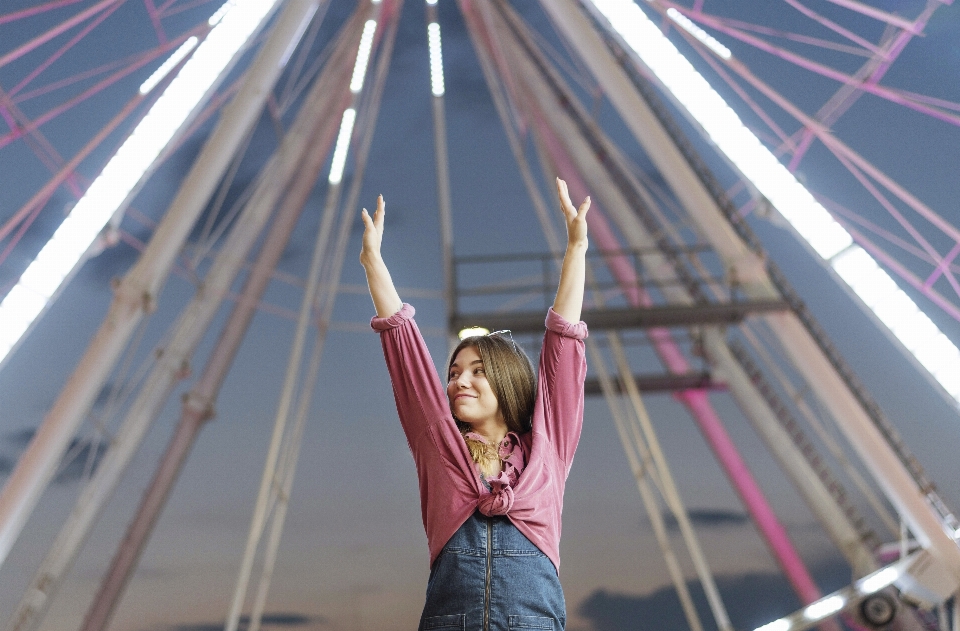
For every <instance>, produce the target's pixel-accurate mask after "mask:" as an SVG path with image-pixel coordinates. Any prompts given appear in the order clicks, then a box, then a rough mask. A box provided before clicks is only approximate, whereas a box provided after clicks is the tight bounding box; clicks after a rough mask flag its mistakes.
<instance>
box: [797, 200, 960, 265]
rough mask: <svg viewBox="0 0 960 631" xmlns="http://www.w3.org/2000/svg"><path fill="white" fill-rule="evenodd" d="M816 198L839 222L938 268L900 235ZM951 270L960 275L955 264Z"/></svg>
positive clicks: (923, 253) (926, 255)
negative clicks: (864, 231)
mask: <svg viewBox="0 0 960 631" xmlns="http://www.w3.org/2000/svg"><path fill="white" fill-rule="evenodd" d="M814 197H816V198H817V201H819V202H820V204H821V205H823V207H824V208H826V209H827V210H828V211H830V214H832V215H833V216H834V218H835V219H836V220H837V221H840V220H841V218H843V219H844V220H846V221H850V222H853V223H855V224H857V225H859V226H863V227H864V228H866V229H867V230H869V231H870V232H872V233H873V234H875V235H877V236H879V237H880V238H881V239H884V240H885V241H887V242H888V243H890V244H892V245H895V246H897V247H899V248H900V249H901V250H903V251H905V252H906V253H907V254H912V255H913V256H915V257H917V258H918V259H920V260H921V261H923V262H924V263H929V264H930V265H933V266H934V267H936V266H937V262H936V261H935V260H933V259H932V258H931V257H930V255H929V254H927V253H926V252H925V251H924V250H923V249H922V248H918V247H917V246H916V245H914V244H912V243H910V242H909V241H907V240H906V239H903V238H901V237H899V236H898V235H896V234H894V233H892V232H890V231H889V230H884V229H883V228H881V227H880V226H878V225H877V224H875V223H873V222H872V221H869V220H867V219H864V218H863V217H861V216H860V215H858V214H857V213H856V212H854V211H852V210H850V209H849V208H845V207H844V206H843V205H841V204H838V203H837V202H835V201H833V200H832V199H828V198H827V197H824V196H823V195H818V194H815V195H814ZM949 269H950V271H951V272H953V273H954V274H960V265H956V264H955V263H950V265H949Z"/></svg>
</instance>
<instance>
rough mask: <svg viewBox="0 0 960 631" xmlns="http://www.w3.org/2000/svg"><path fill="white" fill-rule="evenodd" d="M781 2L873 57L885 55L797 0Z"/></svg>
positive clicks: (872, 45)
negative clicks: (866, 51) (861, 48)
mask: <svg viewBox="0 0 960 631" xmlns="http://www.w3.org/2000/svg"><path fill="white" fill-rule="evenodd" d="M783 1H784V2H786V3H787V4H789V5H790V6H791V7H793V8H794V9H796V10H797V11H799V12H800V13H802V14H804V15H805V16H807V17H808V18H810V19H811V20H813V21H814V22H817V23H818V24H820V25H821V26H824V27H826V28H828V29H830V30H831V31H833V32H834V33H836V34H837V35H840V36H842V37H845V38H847V39H849V40H850V41H851V42H853V43H855V44H859V45H860V46H862V47H863V48H866V49H867V50H869V51H870V52H872V53H873V54H874V55H876V56H878V57H884V56H886V55H885V51H883V50H881V49H880V48H879V47H878V46H877V45H876V44H874V43H872V42H870V41H868V40H866V39H864V38H863V37H860V36H859V35H857V34H856V33H854V32H853V31H851V30H850V29H847V28H844V27H842V26H840V25H839V24H837V23H836V22H834V21H833V20H829V19H827V18H825V17H824V16H822V15H820V14H819V13H817V12H816V11H814V10H813V9H811V8H810V7H808V6H806V5H804V4H803V3H802V2H800V1H799V0H783Z"/></svg>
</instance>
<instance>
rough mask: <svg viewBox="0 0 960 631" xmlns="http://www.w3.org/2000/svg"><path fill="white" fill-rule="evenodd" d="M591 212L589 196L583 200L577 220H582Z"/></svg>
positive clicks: (578, 210)
mask: <svg viewBox="0 0 960 631" xmlns="http://www.w3.org/2000/svg"><path fill="white" fill-rule="evenodd" d="M588 210H590V196H589V195H587V198H586V199H585V200H583V203H582V204H580V208H578V209H577V218H578V219H579V218H582V217H584V216H585V215H586V214H587V211H588Z"/></svg>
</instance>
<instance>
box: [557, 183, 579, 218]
mask: <svg viewBox="0 0 960 631" xmlns="http://www.w3.org/2000/svg"><path fill="white" fill-rule="evenodd" d="M557 196H558V197H559V198H560V209H561V210H562V211H563V214H565V215H572V214H575V213H576V211H575V210H574V209H573V202H571V201H570V191H569V190H568V189H567V183H566V182H564V181H563V180H561V179H560V178H557Z"/></svg>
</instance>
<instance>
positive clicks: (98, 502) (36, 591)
mask: <svg viewBox="0 0 960 631" xmlns="http://www.w3.org/2000/svg"><path fill="white" fill-rule="evenodd" d="M317 8H318V3H317V2H315V1H314V0H298V1H297V2H292V3H291V4H290V5H288V7H287V8H286V9H285V11H284V13H283V14H282V15H281V17H280V18H279V20H278V22H277V25H276V27H275V29H279V31H277V30H275V31H274V33H279V34H280V35H282V36H285V37H288V38H291V39H290V41H291V42H292V43H291V46H292V45H295V44H296V42H297V41H298V39H299V37H300V33H302V25H303V24H305V20H306V19H307V18H309V17H311V16H312V15H313V13H314V12H315V11H316V9H317ZM272 36H273V33H272V34H271V37H272ZM311 97H312V98H310V99H309V100H308V105H307V106H305V107H307V109H306V110H305V111H311V110H312V109H314V108H316V107H317V106H318V102H319V104H320V105H321V106H322V105H324V103H325V101H329V100H330V99H329V97H327V96H326V95H325V94H324V93H322V92H316V91H315V92H314V94H312V95H311ZM306 118H308V117H307V116H301V117H299V118H298V120H297V122H295V123H294V126H293V128H292V130H291V132H290V133H288V134H287V136H286V138H285V140H284V142H283V143H282V145H281V147H280V149H279V150H278V152H277V155H276V156H274V157H273V158H271V159H270V160H269V161H268V162H267V165H266V167H265V169H264V176H263V177H261V179H260V181H259V182H258V185H257V188H256V190H255V191H254V193H253V195H252V197H251V199H250V201H249V202H247V204H246V206H245V207H244V210H243V212H242V213H241V215H240V216H239V217H238V219H237V221H236V223H235V225H234V228H233V230H232V231H231V233H230V235H229V237H228V238H227V241H226V243H225V244H224V247H223V248H221V249H220V253H219V255H218V256H217V258H216V259H215V260H214V263H213V266H212V267H211V269H210V271H209V272H208V274H207V276H206V277H205V278H204V283H203V288H202V290H201V291H199V292H198V293H197V295H196V296H195V297H194V299H193V301H192V302H191V303H190V305H189V306H188V307H187V308H186V310H185V311H184V312H183V314H182V315H181V317H180V319H179V320H178V321H177V324H176V325H175V326H174V329H173V331H174V333H173V336H172V338H171V340H170V342H169V344H168V345H167V346H166V347H165V348H164V349H163V353H162V354H161V355H160V356H159V358H158V360H157V362H156V364H155V365H154V367H153V369H152V370H151V372H150V374H149V375H148V376H147V379H146V380H145V382H144V384H143V386H142V387H141V389H140V392H139V393H138V395H137V397H136V399H135V401H134V403H133V404H132V405H131V406H130V408H129V411H128V413H127V415H126V416H125V418H124V420H123V422H122V423H121V425H120V428H119V430H118V431H117V434H116V436H115V437H114V439H113V440H112V441H111V444H110V447H109V449H108V450H107V451H106V453H105V454H104V457H103V460H102V461H101V463H100V464H99V466H98V467H97V470H96V472H95V473H94V475H93V476H92V478H91V479H90V481H89V483H88V484H87V485H86V487H85V488H84V489H83V491H82V492H81V494H80V496H79V497H78V498H77V501H76V503H75V505H74V508H73V510H72V511H71V513H70V516H69V517H68V518H67V521H66V522H65V523H64V525H63V527H62V528H61V530H60V534H59V535H58V536H57V539H56V540H55V541H54V543H53V545H52V546H51V548H50V550H49V552H48V553H47V556H46V558H45V559H44V561H43V562H42V563H41V565H40V568H39V569H38V571H37V573H36V576H35V577H34V579H33V581H32V583H31V585H30V586H29V587H28V588H27V591H26V592H25V594H24V596H23V598H22V599H21V602H20V604H19V605H18V607H17V610H16V612H15V613H14V615H13V617H12V618H11V620H10V623H9V626H8V629H9V630H10V631H28V630H32V629H35V628H36V627H37V626H38V625H39V624H40V622H41V621H42V619H43V615H44V613H45V612H46V610H47V608H48V607H49V604H50V601H51V600H52V598H53V596H54V595H55V594H56V592H57V591H58V589H59V587H60V585H61V583H62V581H63V579H64V577H65V575H66V573H67V572H68V571H69V570H70V568H71V567H72V566H73V562H74V561H75V559H76V557H77V555H78V554H79V552H80V548H81V546H82V545H83V543H84V542H85V541H86V539H87V537H88V535H89V533H90V530H91V528H92V527H93V524H94V522H95V520H96V518H97V517H98V516H99V515H100V511H101V510H102V509H103V507H104V506H105V505H106V503H107V502H108V501H109V499H110V498H111V497H112V496H113V492H114V490H115V489H116V487H117V484H118V483H119V481H120V478H121V476H122V475H123V472H124V471H125V470H126V468H127V465H128V464H129V462H130V459H131V458H132V457H133V455H134V453H135V452H136V450H137V449H138V448H139V446H140V444H141V442H142V441H143V437H144V435H145V434H146V432H147V430H148V429H149V427H150V425H151V424H152V423H153V421H154V419H156V417H157V416H158V415H159V414H160V411H161V410H162V409H163V406H164V405H165V404H166V401H167V399H168V398H169V396H170V394H171V393H172V391H173V389H174V387H175V386H176V383H177V382H178V380H179V379H180V375H182V374H183V371H184V367H185V366H188V365H189V363H190V358H191V357H192V355H193V351H194V350H195V348H196V346H197V344H198V343H199V341H200V340H201V339H202V337H203V334H204V332H205V331H206V330H207V327H208V326H209V325H210V322H211V321H212V320H213V317H214V316H215V315H216V313H217V311H218V310H219V308H220V305H221V304H222V303H223V299H224V298H225V297H226V295H227V294H228V293H229V291H230V287H231V285H232V284H233V281H234V279H235V278H236V276H237V274H238V272H239V271H240V270H241V269H242V266H243V265H244V264H245V263H246V259H247V254H248V252H249V251H250V249H251V248H252V247H253V245H254V244H255V242H256V240H257V237H258V235H259V234H260V233H261V231H262V230H263V227H264V225H265V224H266V222H267V220H268V219H269V217H270V216H271V213H272V212H273V210H274V208H275V207H276V203H277V200H278V199H279V198H280V197H281V195H282V194H283V193H284V192H285V190H286V189H285V187H286V182H287V181H289V179H290V178H291V177H292V176H293V174H294V173H295V172H296V170H297V169H298V168H299V166H300V164H301V163H302V154H303V153H304V151H306V149H307V142H308V140H307V139H308V138H309V131H310V128H311V127H312V125H313V124H314V123H313V122H312V120H304V119H306Z"/></svg>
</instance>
